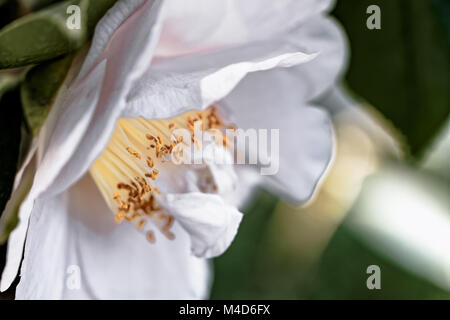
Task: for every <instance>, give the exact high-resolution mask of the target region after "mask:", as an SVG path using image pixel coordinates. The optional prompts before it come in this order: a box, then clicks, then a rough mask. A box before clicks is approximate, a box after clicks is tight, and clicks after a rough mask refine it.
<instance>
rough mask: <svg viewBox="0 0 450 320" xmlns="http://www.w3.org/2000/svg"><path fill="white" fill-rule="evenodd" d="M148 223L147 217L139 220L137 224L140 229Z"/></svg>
mask: <svg viewBox="0 0 450 320" xmlns="http://www.w3.org/2000/svg"><path fill="white" fill-rule="evenodd" d="M146 223H147V220H145V219H142V220H139V222H138V224H137V227H138V229H139V230H140V229H142V228H143V227H144V226H145V224H146Z"/></svg>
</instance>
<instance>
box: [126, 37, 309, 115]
mask: <svg viewBox="0 0 450 320" xmlns="http://www.w3.org/2000/svg"><path fill="white" fill-rule="evenodd" d="M297 49H298V48H296V47H295V46H291V45H290V44H287V43H285V42H274V43H265V44H258V45H252V46H248V47H242V48H239V49H233V50H224V51H219V52H215V53H210V54H207V55H196V56H189V57H182V58H176V59H171V60H170V61H168V62H167V63H163V64H158V65H155V66H153V67H151V68H150V69H149V70H148V71H147V72H146V73H145V75H144V76H143V77H142V78H141V79H139V81H138V82H137V83H136V86H134V87H133V90H132V91H131V92H130V95H129V97H128V105H127V108H126V110H125V112H124V114H123V116H124V117H144V118H147V119H160V118H169V117H173V116H175V115H178V114H180V113H183V112H185V111H188V110H191V109H193V108H194V109H200V108H205V107H207V106H209V105H210V104H211V103H213V102H215V101H218V100H220V99H222V98H223V97H224V96H226V95H227V94H228V93H229V92H230V91H231V90H233V89H234V88H235V87H236V85H237V84H238V83H239V81H241V80H242V79H243V78H244V77H245V76H246V75H247V74H248V73H252V72H256V71H261V70H268V69H272V68H278V67H291V66H293V65H295V64H299V63H306V62H308V61H310V60H312V59H313V58H314V57H315V56H316V54H304V53H302V52H299V51H297Z"/></svg>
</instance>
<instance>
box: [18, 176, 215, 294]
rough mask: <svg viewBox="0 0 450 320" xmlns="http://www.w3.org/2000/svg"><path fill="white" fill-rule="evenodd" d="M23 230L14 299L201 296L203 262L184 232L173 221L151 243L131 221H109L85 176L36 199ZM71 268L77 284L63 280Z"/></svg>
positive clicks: (69, 276) (206, 277)
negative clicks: (58, 191) (26, 234)
mask: <svg viewBox="0 0 450 320" xmlns="http://www.w3.org/2000/svg"><path fill="white" fill-rule="evenodd" d="M29 229H30V230H29V239H28V240H27V243H26V249H25V256H24V261H23V265H22V271H21V280H20V283H19V285H18V287H17V292H16V295H17V296H16V298H18V299H199V298H205V297H206V295H207V292H208V289H209V269H208V262H207V261H206V260H204V259H199V258H196V257H194V256H192V255H191V253H190V248H189V237H188V235H187V234H186V232H185V231H184V230H183V229H182V228H181V227H180V226H179V225H178V224H174V226H173V227H172V229H171V230H172V231H173V232H174V233H175V234H176V239H175V240H168V239H166V238H165V237H164V236H162V235H160V236H157V238H156V242H155V243H154V244H151V243H149V242H148V241H147V240H146V238H145V235H143V234H142V233H140V232H138V230H137V229H136V228H135V227H133V226H132V225H130V224H127V223H123V224H120V225H117V224H116V223H115V222H114V218H113V215H112V213H111V210H110V209H109V208H108V207H107V206H106V204H105V203H104V201H103V199H102V197H101V195H100V193H99V191H98V189H97V187H96V185H95V184H94V183H93V181H92V179H91V178H90V176H89V175H86V176H85V177H84V178H83V179H82V180H80V181H79V182H78V183H77V184H76V185H74V186H73V187H71V188H70V189H69V190H68V191H66V192H64V193H62V194H60V195H58V196H56V197H52V198H49V199H45V200H38V201H37V203H36V206H35V208H34V210H33V215H32V217H31V219H30V228H29ZM72 272H75V273H72ZM78 275H79V276H80V278H79V279H80V282H79V284H80V287H79V289H77V287H76V286H75V287H74V286H73V285H72V286H71V285H70V281H71V280H72V281H73V280H76V278H74V277H77V276H78ZM75 283H76V282H75Z"/></svg>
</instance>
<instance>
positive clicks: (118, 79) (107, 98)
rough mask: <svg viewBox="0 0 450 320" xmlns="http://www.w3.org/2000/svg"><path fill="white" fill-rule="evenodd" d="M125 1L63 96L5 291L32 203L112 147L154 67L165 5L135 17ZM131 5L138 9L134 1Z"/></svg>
mask: <svg viewBox="0 0 450 320" xmlns="http://www.w3.org/2000/svg"><path fill="white" fill-rule="evenodd" d="M124 2H125V1H121V2H118V3H117V4H116V5H115V6H114V7H113V8H111V9H110V10H109V12H108V15H107V16H105V17H104V18H103V19H102V20H101V21H100V22H99V24H98V25H97V28H96V35H97V34H103V33H104V34H107V35H111V37H110V39H109V42H108V44H107V45H106V47H105V49H104V50H103V52H102V53H101V55H100V56H98V53H96V50H98V49H97V46H96V44H95V43H94V44H93V45H92V48H93V49H92V50H91V53H90V54H89V56H90V57H91V58H89V59H88V60H87V62H86V65H91V64H92V68H91V69H90V70H89V71H84V73H85V75H84V76H83V77H81V78H79V79H78V80H77V81H75V82H74V83H73V84H72V85H71V87H70V88H69V90H68V91H67V93H66V94H67V96H66V97H63V98H61V100H62V102H61V103H62V104H64V108H63V110H62V111H61V112H59V109H58V108H57V109H58V110H57V111H58V117H57V121H55V123H56V127H55V129H54V130H53V131H52V132H51V133H50V137H49V138H48V139H47V140H48V147H47V149H46V150H45V154H44V155H43V159H42V162H41V163H40V164H39V167H38V170H37V172H36V176H35V178H34V183H33V187H32V189H31V191H30V193H29V194H28V197H27V198H26V199H25V201H24V202H23V204H22V206H21V208H20V211H19V218H20V221H19V226H18V227H17V228H16V230H14V232H13V233H11V237H10V240H9V242H8V253H7V264H6V266H5V269H4V271H3V275H2V282H1V290H5V289H7V288H8V287H9V286H10V284H11V282H12V281H13V280H14V277H15V274H16V273H17V269H18V267H19V264H20V260H21V256H22V251H23V243H24V241H25V236H26V230H27V225H28V218H29V216H30V213H31V209H32V208H33V203H34V200H35V199H36V198H37V197H38V196H40V195H41V194H42V193H44V192H45V193H46V194H47V196H50V195H55V194H57V193H59V192H61V191H63V190H65V189H66V188H68V187H69V186H70V185H71V184H73V183H74V182H75V181H77V179H80V178H81V177H82V176H83V174H84V173H85V172H86V171H87V170H88V168H89V166H90V164H91V163H92V162H93V161H94V160H95V159H96V157H97V156H98V155H99V154H100V153H101V151H102V150H103V149H104V147H105V145H106V144H107V143H108V140H109V137H110V135H111V133H112V131H113V129H114V126H115V121H116V119H117V118H118V117H120V113H121V111H122V109H123V107H124V105H125V95H126V93H127V92H128V91H129V88H130V86H131V84H132V82H133V81H134V80H135V79H136V78H138V77H139V76H140V73H141V72H142V70H145V69H146V66H147V65H148V64H150V61H151V57H152V52H153V49H154V48H155V46H156V43H157V41H158V37H159V31H160V30H159V29H160V27H159V25H160V23H159V19H160V14H159V13H160V10H159V7H160V5H161V2H160V1H146V2H145V3H144V4H143V5H142V6H141V7H139V9H138V10H136V11H134V12H133V13H132V15H131V16H125V15H124V14H123V11H124V4H123V3H124ZM127 4H128V2H127ZM129 4H130V6H131V7H133V8H135V7H136V3H135V2H129ZM125 11H126V10H125ZM117 12H119V13H117ZM120 12H122V13H120ZM126 12H128V11H126ZM118 19H122V20H121V21H120V22H121V23H119V22H118V21H117V20H118ZM119 24H120V27H119V28H117V26H118V25H119ZM115 28H117V29H115ZM111 29H114V31H113V32H112V31H111ZM94 39H96V40H97V39H100V40H101V45H100V47H102V46H104V43H103V42H104V38H103V37H102V36H94ZM102 41H103V42H102ZM96 56H98V57H97V59H96V61H95V63H94V64H93V62H92V61H94V60H95V59H94V57H96Z"/></svg>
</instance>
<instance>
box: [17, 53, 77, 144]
mask: <svg viewBox="0 0 450 320" xmlns="http://www.w3.org/2000/svg"><path fill="white" fill-rule="evenodd" d="M72 60H73V55H68V56H65V57H64V58H61V59H58V60H52V61H48V62H44V63H42V64H40V65H37V66H35V67H33V68H31V69H30V70H29V71H28V72H27V74H26V76H25V79H24V81H23V82H22V85H21V99H22V108H23V113H24V118H25V121H26V124H27V126H28V128H29V129H30V131H31V132H32V133H33V135H34V136H36V135H37V134H38V132H39V129H40V128H41V126H42V124H43V123H44V121H45V119H46V118H47V115H48V113H49V112H50V108H51V106H52V105H53V102H54V101H55V98H56V95H57V93H58V91H59V89H60V87H61V85H62V83H63V82H64V79H65V77H66V75H67V72H68V71H69V68H70V66H71V64H72Z"/></svg>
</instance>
